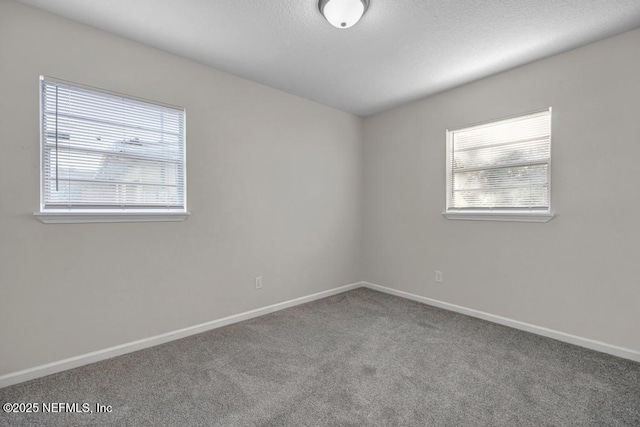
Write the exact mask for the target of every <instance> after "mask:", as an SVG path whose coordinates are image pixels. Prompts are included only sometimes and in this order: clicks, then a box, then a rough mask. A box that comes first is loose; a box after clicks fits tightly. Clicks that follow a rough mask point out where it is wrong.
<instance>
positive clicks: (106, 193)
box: [36, 77, 188, 222]
mask: <svg viewBox="0 0 640 427" xmlns="http://www.w3.org/2000/svg"><path fill="white" fill-rule="evenodd" d="M40 89H41V119H40V120H41V123H40V125H41V138H40V145H41V191H40V192H41V202H40V203H41V205H40V212H39V213H37V214H36V216H37V217H38V218H39V219H40V220H42V221H43V222H120V221H167V220H183V219H185V218H186V216H187V215H188V213H187V212H186V194H185V187H186V185H185V172H186V171H185V113H184V109H180V108H176V107H171V106H166V105H161V104H157V103H150V102H148V101H142V100H139V99H134V98H130V97H125V96H122V95H118V94H114V93H109V92H106V91H102V90H97V89H92V88H91V89H90V88H87V87H83V86H79V85H75V84H70V83H67V82H63V81H60V80H55V79H50V78H46V77H41V78H40Z"/></svg>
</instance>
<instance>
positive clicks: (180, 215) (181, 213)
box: [33, 75, 191, 224]
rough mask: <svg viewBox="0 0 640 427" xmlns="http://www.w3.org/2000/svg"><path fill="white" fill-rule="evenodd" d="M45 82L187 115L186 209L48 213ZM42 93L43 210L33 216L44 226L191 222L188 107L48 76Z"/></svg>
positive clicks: (184, 116) (185, 146)
mask: <svg viewBox="0 0 640 427" xmlns="http://www.w3.org/2000/svg"><path fill="white" fill-rule="evenodd" d="M44 82H52V83H60V84H63V85H69V86H73V87H78V88H81V89H86V90H89V91H92V92H97V93H103V94H106V95H112V96H118V97H123V98H126V99H131V100H134V101H139V102H143V103H147V104H152V105H158V106H161V107H166V108H171V109H175V110H181V111H183V124H184V129H183V135H182V136H183V153H182V155H183V158H182V162H183V183H184V184H183V200H184V203H183V207H182V208H180V209H166V210H165V209H162V208H159V209H158V208H154V209H142V208H141V209H135V208H128V209H122V210H118V209H99V208H88V209H81V208H75V209H45V208H44V206H45V200H44V197H45V195H44V177H45V171H44V167H45V164H44V158H43V141H44V139H43V138H44V127H43V118H42V117H43V108H44V100H43V99H42V85H43V83H44ZM38 92H39V100H40V105H39V114H40V117H39V126H40V133H39V134H40V141H39V152H40V154H39V155H40V168H39V170H40V206H39V210H38V212H34V213H33V215H34V217H35V218H36V219H38V220H39V221H40V222H42V223H45V224H77V223H116V222H160V221H162V222H165V221H167V222H175V221H184V220H185V219H187V218H188V217H189V216H190V215H191V212H189V211H188V209H187V144H186V140H187V114H186V113H187V111H186V108H184V107H179V106H176V105H172V104H167V103H163V102H159V101H154V100H149V99H146V98H142V97H137V96H133V95H129V94H123V93H120V92H116V91H111V90H106V89H102V88H97V87H93V86H89V85H84V84H81V83H76V82H70V81H67V80H62V79H58V78H55V77H49V76H45V75H41V76H40V78H39V79H38Z"/></svg>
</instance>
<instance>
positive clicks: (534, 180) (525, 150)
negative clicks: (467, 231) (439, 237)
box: [444, 108, 553, 222]
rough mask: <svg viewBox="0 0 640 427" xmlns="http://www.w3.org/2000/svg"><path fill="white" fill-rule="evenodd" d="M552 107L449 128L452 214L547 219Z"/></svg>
mask: <svg viewBox="0 0 640 427" xmlns="http://www.w3.org/2000/svg"><path fill="white" fill-rule="evenodd" d="M550 170H551V109H550V108H549V109H547V110H545V111H541V112H536V113H532V114H527V115H524V116H519V117H515V118H511V119H506V120H500V121H496V122H491V123H486V124H481V125H477V126H472V127H466V128H462V129H457V130H452V131H447V206H446V211H445V213H444V215H445V217H447V218H449V219H479V220H505V221H538V222H547V221H549V220H550V219H551V218H553V214H552V213H551V206H550V205H551V197H550V195H551V187H550V184H551V181H550Z"/></svg>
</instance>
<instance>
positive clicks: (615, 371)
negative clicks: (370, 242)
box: [0, 289, 640, 426]
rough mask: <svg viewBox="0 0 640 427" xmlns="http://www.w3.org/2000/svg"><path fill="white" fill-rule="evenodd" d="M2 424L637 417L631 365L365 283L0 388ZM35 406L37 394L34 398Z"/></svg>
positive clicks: (471, 422) (509, 421) (638, 380)
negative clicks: (10, 409)
mask: <svg viewBox="0 0 640 427" xmlns="http://www.w3.org/2000/svg"><path fill="white" fill-rule="evenodd" d="M0 402H1V403H5V402H39V403H41V402H46V403H50V402H69V403H71V402H78V403H79V404H82V403H85V402H86V403H89V404H90V407H91V409H93V410H94V411H95V408H94V405H95V404H96V403H100V404H103V405H111V406H112V407H113V410H112V412H111V413H95V412H94V413H86V414H78V413H49V414H43V413H38V414H5V413H0V425H3V426H8V425H9V426H14V425H15V426H21V425H47V426H72V425H101V426H107V425H117V426H174V425H175V426H191V425H193V426H254V425H255V426H323V425H332V426H367V425H370V426H396V425H400V426H586V425H592V426H640V364H639V363H635V362H632V361H628V360H624V359H620V358H616V357H613V356H609V355H605V354H602V353H597V352H594V351H591V350H586V349H583V348H581V347H576V346H572V345H569V344H565V343H561V342H559V341H555V340H552V339H548V338H543V337H539V336H537V335H533V334H529V333H526V332H521V331H518V330H515V329H510V328H507V327H504V326H500V325H496V324H492V323H489V322H485V321H482V320H478V319H474V318H470V317H467V316H463V315H460V314H456V313H452V312H448V311H445V310H441V309H438V308H433V307H429V306H426V305H422V304H419V303H416V302H412V301H408V300H405V299H402V298H397V297H394V296H389V295H386V294H382V293H379V292H376V291H372V290H369V289H356V290H354V291H350V292H347V293H343V294H340V295H336V296H333V297H330V298H326V299H323V300H319V301H315V302H312V303H309V304H305V305H302V306H298V307H294V308H290V309H287V310H283V311H280V312H277V313H273V314H269V315H266V316H262V317H259V318H256V319H252V320H249V321H246V322H242V323H237V324H235V325H231V326H227V327H224V328H220V329H216V330H213V331H210V332H206V333H203V334H199V335H195V336H193V337H189V338H185V339H182V340H179V341H174V342H172V343H168V344H164V345H161V346H157V347H154V348H151V349H147V350H142V351H138V352H135V353H131V354H128V355H125V356H121V357H117V358H114V359H110V360H107V361H103V362H99V363H95V364H92V365H88V366H85V367H82V368H78V369H74V370H70V371H66V372H62V373H59V374H55V375H51V376H48V377H45V378H41V379H37V380H33V381H30V382H27V383H23V384H18V385H15V386H12V387H7V388H4V389H0ZM41 409H42V406H41Z"/></svg>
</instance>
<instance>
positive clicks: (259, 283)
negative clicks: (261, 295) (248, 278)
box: [255, 276, 262, 289]
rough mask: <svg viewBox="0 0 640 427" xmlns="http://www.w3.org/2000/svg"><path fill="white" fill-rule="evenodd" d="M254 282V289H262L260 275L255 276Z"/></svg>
mask: <svg viewBox="0 0 640 427" xmlns="http://www.w3.org/2000/svg"><path fill="white" fill-rule="evenodd" d="M255 284H256V289H262V276H256V279H255Z"/></svg>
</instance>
